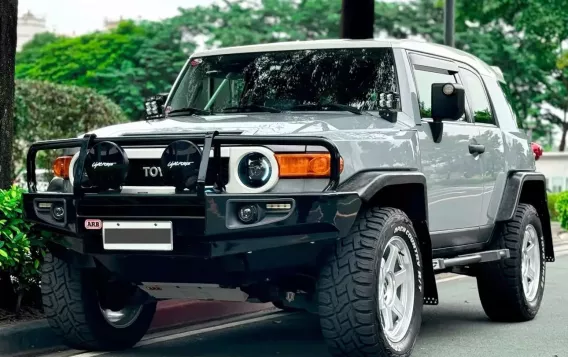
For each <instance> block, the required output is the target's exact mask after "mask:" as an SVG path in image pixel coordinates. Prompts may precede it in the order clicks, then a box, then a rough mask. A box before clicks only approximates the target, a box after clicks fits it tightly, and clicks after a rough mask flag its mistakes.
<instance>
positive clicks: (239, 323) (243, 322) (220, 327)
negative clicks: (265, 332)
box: [73, 313, 290, 357]
mask: <svg viewBox="0 0 568 357" xmlns="http://www.w3.org/2000/svg"><path fill="white" fill-rule="evenodd" d="M286 315H290V313H274V314H270V315H267V316H260V317H255V318H253V319H248V320H241V321H235V322H230V323H228V324H223V325H218V326H212V327H206V328H202V329H198V330H192V331H186V332H180V333H176V334H173V335H167V336H162V337H154V338H149V339H147V340H142V341H140V342H139V343H138V344H137V345H136V346H134V347H133V348H137V347H142V346H147V345H153V344H155V343H161V342H167V341H171V340H177V339H179V338H184V337H189V336H194V335H200V334H203V333H207V332H213V331H219V330H225V329H228V328H231V327H237V326H244V325H249V324H252V323H255V322H260V321H266V320H272V319H275V318H277V317H282V316H286ZM108 353H110V352H85V353H80V354H77V355H73V357H96V356H102V355H105V354H108Z"/></svg>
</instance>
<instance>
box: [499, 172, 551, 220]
mask: <svg viewBox="0 0 568 357" xmlns="http://www.w3.org/2000/svg"><path fill="white" fill-rule="evenodd" d="M526 181H542V182H544V184H545V190H544V192H543V194H544V195H545V196H546V178H545V177H544V175H543V174H541V173H537V172H512V173H510V174H509V177H508V179H507V183H506V184H505V191H504V192H503V197H502V198H501V203H500V204H499V210H498V211H497V217H496V219H495V220H496V221H497V222H504V221H510V220H511V219H513V215H514V214H515V210H516V209H517V206H518V204H519V199H520V198H521V192H522V190H523V184H524V183H525V182H526Z"/></svg>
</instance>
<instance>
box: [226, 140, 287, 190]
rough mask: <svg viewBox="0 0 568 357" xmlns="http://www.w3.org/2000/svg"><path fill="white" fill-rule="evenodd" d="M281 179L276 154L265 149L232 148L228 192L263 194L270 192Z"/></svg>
mask: <svg viewBox="0 0 568 357" xmlns="http://www.w3.org/2000/svg"><path fill="white" fill-rule="evenodd" d="M278 179H279V167H278V162H277V161H276V157H275V155H274V152H273V151H272V150H270V149H268V148H265V147H246V146H241V147H232V148H231V151H230V160H229V182H228V183H227V187H226V188H227V192H232V193H262V192H267V191H270V190H271V189H273V188H274V186H276V184H277V183H278Z"/></svg>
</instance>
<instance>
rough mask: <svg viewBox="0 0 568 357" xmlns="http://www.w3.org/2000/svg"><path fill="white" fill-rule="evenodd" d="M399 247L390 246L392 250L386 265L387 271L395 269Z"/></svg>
mask: <svg viewBox="0 0 568 357" xmlns="http://www.w3.org/2000/svg"><path fill="white" fill-rule="evenodd" d="M398 252H399V250H398V248H397V247H395V246H394V245H391V246H390V250H389V257H388V258H387V262H386V265H385V268H386V269H387V271H394V266H395V264H396V258H398Z"/></svg>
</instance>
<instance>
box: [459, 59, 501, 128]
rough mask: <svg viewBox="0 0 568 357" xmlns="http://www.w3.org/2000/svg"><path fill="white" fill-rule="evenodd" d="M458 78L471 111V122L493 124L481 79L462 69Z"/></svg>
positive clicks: (493, 120) (493, 119)
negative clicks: (461, 79) (460, 79)
mask: <svg viewBox="0 0 568 357" xmlns="http://www.w3.org/2000/svg"><path fill="white" fill-rule="evenodd" d="M460 76H461V77H462V78H463V81H464V86H465V90H466V97H467V99H468V102H469V105H470V107H471V110H472V111H473V120H474V121H475V122H476V123H483V124H495V118H493V113H492V111H491V105H490V104H489V99H488V97H487V93H486V92H485V87H483V84H482V83H481V79H479V77H478V76H476V75H475V74H474V73H473V72H471V71H469V70H467V69H463V68H461V70H460Z"/></svg>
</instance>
